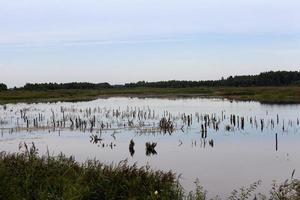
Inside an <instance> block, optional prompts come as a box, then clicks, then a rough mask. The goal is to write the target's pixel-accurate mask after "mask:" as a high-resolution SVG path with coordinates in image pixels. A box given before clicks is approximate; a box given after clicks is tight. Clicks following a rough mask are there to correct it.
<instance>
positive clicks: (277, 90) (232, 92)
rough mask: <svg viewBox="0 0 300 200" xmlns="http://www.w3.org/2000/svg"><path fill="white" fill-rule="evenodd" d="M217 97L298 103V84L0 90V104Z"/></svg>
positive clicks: (261, 101) (269, 102) (273, 102)
mask: <svg viewBox="0 0 300 200" xmlns="http://www.w3.org/2000/svg"><path fill="white" fill-rule="evenodd" d="M112 97H129V98H130V97H132V98H221V99H226V100H230V101H255V102H259V103H262V104H300V87H200V88H199V87H196V88H114V89H102V90H83V89H82V90H74V89H69V90H48V91H29V90H8V91H1V92H0V104H7V103H40V102H58V101H65V102H77V101H92V100H96V99H99V98H112Z"/></svg>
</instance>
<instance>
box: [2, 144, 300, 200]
mask: <svg viewBox="0 0 300 200" xmlns="http://www.w3.org/2000/svg"><path fill="white" fill-rule="evenodd" d="M24 147H25V148H24V151H23V153H9V154H8V153H5V152H2V153H0V199H1V200H2V199H3V200H48V199H49V200H71V199H72V200H97V199H100V200H101V199H111V200H114V199H131V200H137V199H141V200H144V199H145V200H147V199H149V200H156V199H162V200H164V199H166V200H169V199H172V200H177V199H178V200H181V199H182V200H183V199H187V200H206V199H208V198H207V191H205V190H204V189H203V187H201V186H200V184H199V181H198V180H197V181H196V189H195V191H191V192H189V193H185V192H184V190H183V189H182V187H181V186H180V184H179V182H178V179H177V178H176V176H175V174H174V173H172V172H163V171H153V170H151V169H150V168H149V167H141V168H138V167H137V166H136V165H133V166H129V165H128V164H127V163H126V162H125V161H124V162H121V163H119V164H118V165H104V164H102V163H100V162H99V161H96V160H88V161H86V162H85V163H83V164H79V163H77V162H76V161H75V160H74V158H73V157H69V158H68V157H66V156H64V155H63V154H60V155H58V156H49V155H47V156H39V155H38V151H37V149H36V148H35V146H34V144H33V145H32V147H29V148H28V146H27V145H26V144H25V145H24ZM293 175H294V172H293V173H292V178H291V179H290V180H287V181H286V182H285V183H283V184H279V185H277V184H275V183H274V184H273V186H272V189H271V191H270V194H269V195H268V197H267V196H266V195H263V194H256V193H255V192H256V190H257V188H258V187H259V185H260V181H258V182H256V183H254V184H251V185H250V186H249V187H242V188H241V189H239V190H234V191H233V192H232V193H231V194H230V195H229V196H228V197H227V198H223V199H229V200H246V199H254V197H256V199H261V200H264V199H270V200H271V199H272V200H299V199H300V181H299V180H297V179H294V178H293ZM229 181H230V180H229ZM214 199H220V198H217V197H216V198H214Z"/></svg>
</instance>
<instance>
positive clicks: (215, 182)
mask: <svg viewBox="0 0 300 200" xmlns="http://www.w3.org/2000/svg"><path fill="white" fill-rule="evenodd" d="M299 111H300V105H263V104H260V103H257V102H230V101H227V100H222V99H203V98H189V99H158V98H157V99H156V98H149V99H148V98H146V99H138V98H109V99H98V100H95V101H90V102H78V103H60V102H59V103H51V104H50V103H48V104H45V103H39V104H7V105H5V106H0V128H1V135H0V151H9V152H18V151H19V144H20V143H21V142H26V143H31V142H34V143H35V144H36V146H37V148H38V149H39V150H40V154H43V153H45V151H46V149H47V147H48V149H49V150H50V153H51V154H54V155H56V154H58V153H60V152H63V153H65V154H67V155H74V156H75V158H76V160H78V161H85V160H86V159H88V158H97V159H99V160H101V161H102V162H105V163H108V164H110V163H112V162H113V163H118V162H119V161H121V160H125V159H127V160H128V162H129V163H131V164H132V163H135V162H136V163H137V164H138V165H139V166H144V165H146V164H149V165H150V166H151V167H152V168H153V169H162V170H172V171H174V172H176V173H177V174H182V179H181V183H182V184H183V186H184V188H186V189H187V190H191V189H193V188H194V184H193V182H194V181H195V179H196V178H198V179H199V181H200V183H201V184H202V185H203V186H204V187H205V189H207V190H208V191H209V193H210V195H216V194H219V195H221V196H225V195H228V194H229V193H230V192H231V191H232V190H233V189H237V188H239V187H240V186H247V185H249V184H251V183H253V182H255V181H258V180H262V181H263V185H262V186H261V191H268V190H269V189H270V188H271V183H272V180H277V181H279V182H282V181H284V180H285V179H287V178H289V177H290V176H291V173H292V171H293V170H294V169H295V170H296V173H295V177H296V178H300V159H299V158H300V126H299V119H298V118H300V112H299ZM188 115H189V116H190V119H191V124H190V126H188ZM233 115H234V116H233ZM163 117H166V119H170V121H172V122H173V127H174V131H173V132H166V133H164V131H161V130H160V128H159V122H160V120H161V119H162V118H163ZM234 118H235V119H234ZM242 118H244V127H242V126H243V125H242ZM70 119H71V120H72V121H73V126H72V122H71V120H70ZM76 119H77V123H78V126H79V120H80V121H81V122H82V124H81V127H78V128H76ZM205 119H206V120H205ZM84 121H85V122H86V125H85V122H84ZM205 121H206V122H205ZM54 122H55V127H54ZM93 123H94V124H95V125H94V127H93V128H92V129H91V126H92V124H93ZM205 124H206V126H207V134H205ZM202 125H203V127H204V128H203V130H202V128H201V127H202ZM85 126H86V127H85ZM202 131H203V132H202ZM276 133H277V134H278V149H277V150H276V145H275V134H276ZM91 136H97V137H98V138H101V140H99V141H95V140H93V139H92V138H91ZM131 139H133V141H134V142H135V146H134V150H135V152H134V154H133V155H131V154H130V152H129V143H130V140H131ZM146 142H155V143H157V146H156V148H155V151H156V153H157V154H150V155H146V151H145V143H146Z"/></svg>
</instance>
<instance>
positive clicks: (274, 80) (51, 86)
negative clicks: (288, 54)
mask: <svg viewBox="0 0 300 200" xmlns="http://www.w3.org/2000/svg"><path fill="white" fill-rule="evenodd" d="M299 85H300V71H269V72H263V73H260V74H258V75H243V76H229V77H228V78H226V79H224V78H221V79H219V80H206V81H202V80H201V81H180V80H169V81H158V82H146V81H139V82H136V83H125V84H124V85H111V84H109V83H96V84H95V83H88V82H72V83H27V84H25V86H23V87H19V88H16V87H15V88H14V90H32V91H39V90H61V89H89V90H97V89H107V88H138V87H139V88H192V87H259V86H299ZM1 90H2V91H3V90H7V86H6V85H5V84H3V83H0V91H1Z"/></svg>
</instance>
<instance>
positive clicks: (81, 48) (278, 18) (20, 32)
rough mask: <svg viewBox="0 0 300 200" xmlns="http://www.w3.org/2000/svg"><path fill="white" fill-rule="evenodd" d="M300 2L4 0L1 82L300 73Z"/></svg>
mask: <svg viewBox="0 0 300 200" xmlns="http://www.w3.org/2000/svg"><path fill="white" fill-rule="evenodd" d="M299 10H300V1H298V0H264V1H262V0H243V1H241V0H163V1H162V0H43V1H41V0H0V82H4V83H5V84H7V85H8V86H9V87H14V86H22V85H24V84H25V83H28V82H31V83H32V82H71V81H87V82H95V83H98V82H109V83H111V84H121V83H126V82H135V81H139V80H145V81H158V80H213V79H219V78H221V77H227V76H230V75H242V74H257V73H260V72H263V71H270V70H300V56H299V55H300V23H299V22H300V12H299Z"/></svg>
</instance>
